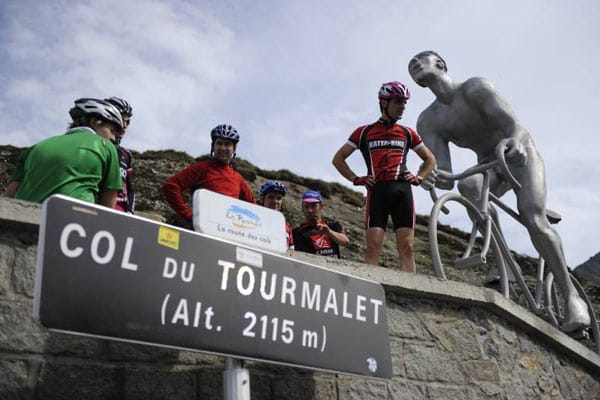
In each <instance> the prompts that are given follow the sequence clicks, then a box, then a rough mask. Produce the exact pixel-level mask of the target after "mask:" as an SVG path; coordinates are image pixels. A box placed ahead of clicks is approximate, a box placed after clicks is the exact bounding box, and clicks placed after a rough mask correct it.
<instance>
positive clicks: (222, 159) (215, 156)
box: [162, 125, 256, 222]
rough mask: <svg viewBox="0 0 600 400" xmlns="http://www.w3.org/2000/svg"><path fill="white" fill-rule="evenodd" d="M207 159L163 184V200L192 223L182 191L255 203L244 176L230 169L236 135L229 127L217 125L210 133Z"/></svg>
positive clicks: (234, 130)
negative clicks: (204, 192)
mask: <svg viewBox="0 0 600 400" xmlns="http://www.w3.org/2000/svg"><path fill="white" fill-rule="evenodd" d="M210 137H211V139H212V144H211V148H210V154H211V158H209V159H207V160H202V161H199V162H197V163H195V164H192V165H190V166H189V167H187V168H185V169H184V170H182V171H180V172H178V173H176V174H175V175H173V176H171V177H170V178H168V179H167V180H166V181H165V183H164V184H163V187H162V189H163V193H164V195H165V198H166V199H167V201H168V202H169V204H170V205H171V207H172V208H173V210H175V212H176V213H177V214H179V216H181V218H183V219H184V220H186V221H190V222H191V221H192V215H193V213H192V210H191V209H190V207H189V206H188V205H187V203H186V202H185V200H184V198H183V191H184V190H191V191H194V190H197V189H201V188H202V189H208V190H212V191H213V192H217V193H220V194H223V195H225V196H230V197H234V198H236V199H241V200H244V201H247V202H249V203H256V201H255V200H254V195H253V194H252V190H251V189H250V187H249V186H248V184H247V183H246V181H245V180H244V177H243V176H242V175H240V174H239V173H238V172H237V171H235V170H234V169H233V168H231V162H232V160H233V158H234V157H235V150H236V147H237V143H238V142H239V140H240V135H239V134H238V133H237V130H236V129H235V128H234V127H233V126H231V125H218V126H216V127H215V128H214V129H213V130H212V131H211V132H210Z"/></svg>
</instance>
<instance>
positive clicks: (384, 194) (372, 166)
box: [333, 81, 435, 272]
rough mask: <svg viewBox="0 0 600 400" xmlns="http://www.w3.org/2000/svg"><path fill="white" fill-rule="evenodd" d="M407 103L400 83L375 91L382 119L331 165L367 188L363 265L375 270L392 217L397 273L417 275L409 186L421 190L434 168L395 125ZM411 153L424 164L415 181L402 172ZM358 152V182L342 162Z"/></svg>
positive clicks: (419, 145)
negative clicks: (362, 171)
mask: <svg viewBox="0 0 600 400" xmlns="http://www.w3.org/2000/svg"><path fill="white" fill-rule="evenodd" d="M409 98H410V93H409V91H408V88H407V87H406V86H405V85H403V84H402V83H400V82H395V81H394V82H388V83H384V84H383V85H382V86H381V89H380V90H379V109H380V111H381V117H380V118H379V120H378V121H377V122H375V123H373V124H370V125H364V126H360V127H358V128H357V129H356V130H355V131H354V132H352V134H351V135H350V138H349V139H348V141H347V142H346V143H345V144H344V145H343V146H342V147H340V149H339V150H338V151H337V152H336V154H335V156H334V157H333V165H334V166H335V167H336V169H337V170H338V171H339V172H340V173H341V174H342V175H343V176H344V177H345V178H346V179H348V180H350V181H351V182H353V183H354V185H357V186H366V187H367V207H366V208H367V209H366V221H365V226H366V229H367V255H366V257H365V262H366V263H367V264H373V265H376V264H377V263H378V262H379V257H380V256H381V251H382V249H383V239H384V233H385V227H386V225H387V221H388V218H389V216H390V215H391V216H392V222H393V224H394V230H395V232H396V247H397V249H398V256H399V259H400V269H402V270H404V271H408V272H415V271H416V267H415V258H414V253H413V245H414V240H415V234H414V227H415V206H414V201H413V196H412V189H411V185H415V186H419V185H420V184H421V182H423V180H424V179H426V178H427V176H428V175H429V174H430V172H431V171H432V170H433V168H434V166H435V157H434V156H433V153H432V152H431V151H430V150H429V149H428V148H427V147H426V146H425V144H423V141H422V140H421V137H420V136H419V135H418V134H417V132H415V131H414V130H413V129H411V128H409V127H406V126H403V125H399V124H396V121H398V120H399V119H400V118H401V117H402V114H403V113H404V109H405V107H406V102H407V100H408V99H409ZM410 149H412V150H414V151H415V152H416V153H417V155H418V156H419V157H420V158H421V159H422V160H423V163H422V164H421V166H420V167H419V170H418V172H417V175H413V174H412V173H411V172H410V171H409V170H408V169H407V167H406V160H407V155H408V151H409V150H410ZM355 150H360V152H361V153H362V156H363V158H364V160H365V163H366V165H367V175H365V176H361V177H359V176H358V175H356V174H355V173H354V171H352V169H351V168H350V167H349V166H348V163H347V162H346V159H347V158H348V157H349V156H350V155H351V154H352V153H353V152H354V151H355Z"/></svg>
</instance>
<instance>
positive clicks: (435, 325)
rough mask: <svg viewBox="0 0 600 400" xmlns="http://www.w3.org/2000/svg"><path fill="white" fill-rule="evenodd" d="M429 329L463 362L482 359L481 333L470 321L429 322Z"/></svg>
mask: <svg viewBox="0 0 600 400" xmlns="http://www.w3.org/2000/svg"><path fill="white" fill-rule="evenodd" d="M427 328H428V329H429V331H430V332H431V333H432V335H433V336H434V337H435V338H436V339H437V341H438V342H439V343H440V344H441V345H442V346H443V347H444V348H445V349H446V350H447V351H449V352H451V353H454V354H455V355H456V356H457V357H458V358H459V359H461V360H477V359H480V358H481V357H482V350H481V342H480V335H479V331H478V329H477V328H476V326H475V325H473V324H472V323H471V322H470V321H469V320H465V319H462V320H456V321H437V322H434V321H429V322H428V323H427Z"/></svg>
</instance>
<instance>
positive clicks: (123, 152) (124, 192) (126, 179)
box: [115, 145, 135, 214]
mask: <svg viewBox="0 0 600 400" xmlns="http://www.w3.org/2000/svg"><path fill="white" fill-rule="evenodd" d="M115 147H116V148H117V152H118V153H119V169H120V170H121V179H123V188H122V189H121V191H120V192H119V193H117V204H116V205H115V209H117V210H119V211H125V212H130V213H132V214H133V212H134V211H135V187H134V185H133V156H132V155H131V152H130V151H129V150H127V149H126V148H124V147H121V146H119V145H116V146H115Z"/></svg>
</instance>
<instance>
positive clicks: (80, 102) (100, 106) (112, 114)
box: [69, 97, 124, 129]
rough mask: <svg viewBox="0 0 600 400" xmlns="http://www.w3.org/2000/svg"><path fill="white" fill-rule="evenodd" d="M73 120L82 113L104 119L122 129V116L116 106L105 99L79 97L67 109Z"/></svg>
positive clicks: (78, 117)
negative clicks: (73, 104)
mask: <svg viewBox="0 0 600 400" xmlns="http://www.w3.org/2000/svg"><path fill="white" fill-rule="evenodd" d="M69 114H70V115H71V118H72V119H73V121H77V120H78V119H80V118H81V117H82V116H84V115H89V116H97V117H99V118H100V119H103V120H105V121H109V122H112V123H114V124H116V125H117V126H118V127H119V128H121V129H123V127H124V124H123V118H122V117H121V112H120V111H119V109H118V108H117V107H115V106H114V105H112V104H111V103H109V102H108V101H105V100H100V99H91V98H87V97H86V98H81V99H77V100H75V107H73V108H71V109H70V110H69Z"/></svg>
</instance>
